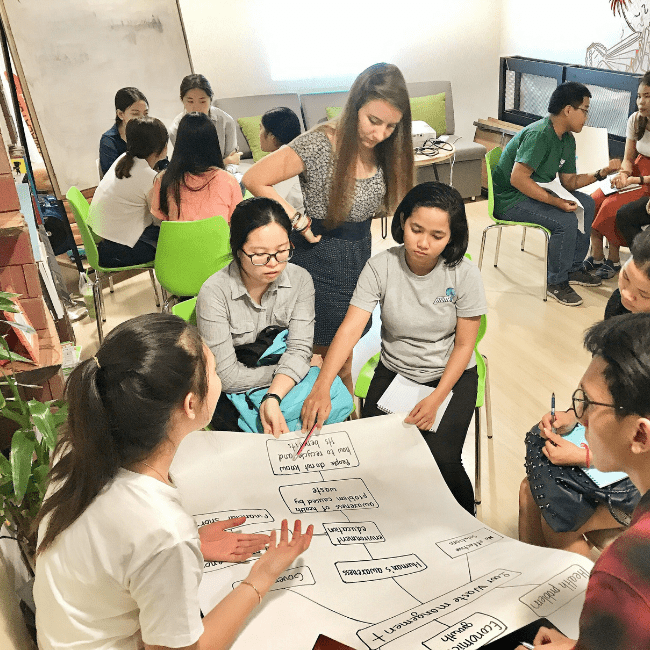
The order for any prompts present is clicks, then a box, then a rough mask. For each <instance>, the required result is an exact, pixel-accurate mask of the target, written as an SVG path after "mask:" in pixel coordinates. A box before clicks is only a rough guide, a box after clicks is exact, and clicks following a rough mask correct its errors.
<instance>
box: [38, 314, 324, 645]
mask: <svg viewBox="0 0 650 650" xmlns="http://www.w3.org/2000/svg"><path fill="white" fill-rule="evenodd" d="M220 388H221V385H220V382H219V379H218V377H217V374H216V369H215V363H214V357H213V355H212V354H211V353H210V351H209V350H208V349H207V347H206V346H205V345H204V343H203V342H202V340H201V338H200V336H199V335H198V333H197V331H196V329H194V328H193V327H191V326H190V325H188V324H187V323H185V322H184V321H183V320H181V319H180V318H177V317H176V316H173V315H171V314H147V315H144V316H140V317H138V318H134V319H132V320H130V321H127V322H125V323H122V324H121V325H119V326H118V327H117V328H115V329H114V330H113V331H112V332H111V333H110V334H109V335H108V336H107V337H106V339H105V340H104V343H103V344H102V346H101V347H100V349H99V350H98V352H97V354H96V355H95V356H94V357H92V358H91V359H88V360H87V361H84V362H82V363H81V364H80V365H79V366H77V368H75V370H74V371H73V373H72V374H71V376H70V379H69V380H68V384H67V387H66V396H67V400H68V403H69V415H68V422H67V427H66V430H65V432H64V433H63V435H62V437H61V439H60V441H59V443H58V446H57V449H56V452H55V455H54V458H56V459H57V460H56V461H55V464H54V466H53V468H52V469H51V471H50V488H49V489H48V493H47V495H46V498H45V501H44V504H43V506H42V508H41V512H40V513H39V516H38V519H37V524H38V526H39V530H38V533H39V535H38V537H39V539H38V551H37V559H36V582H35V584H34V598H35V601H36V606H37V618H36V625H37V629H38V636H39V647H40V648H41V649H42V650H52V649H58V648H61V649H62V648H69V647H71V646H74V647H77V648H84V649H85V650H91V649H93V650H94V649H96V648H120V649H122V648H140V647H142V644H143V643H144V646H145V647H149V646H157V647H161V648H178V647H186V648H198V647H201V648H215V649H216V648H226V647H229V645H230V644H231V643H232V641H233V639H234V638H235V636H236V634H237V633H238V632H239V630H240V629H241V627H242V625H243V624H244V622H245V620H246V618H247V617H248V615H249V614H250V613H251V611H252V610H253V609H254V607H255V606H256V605H258V604H259V603H260V602H261V600H262V598H263V596H264V595H265V594H266V592H267V591H268V590H269V588H270V587H271V586H272V585H273V583H274V582H275V580H276V579H277V577H278V576H279V575H280V573H282V571H284V570H285V569H286V568H288V567H289V565H290V564H291V563H292V562H293V561H294V560H295V559H296V557H298V555H300V553H302V552H303V551H304V550H306V549H307V547H308V546H309V543H310V541H311V536H312V531H313V529H312V527H311V526H310V527H309V528H308V529H307V531H306V533H305V534H302V533H301V529H300V522H299V521H297V522H296V525H295V527H294V532H293V536H292V539H291V541H289V540H288V525H287V522H286V521H283V522H282V527H281V535H280V541H279V543H276V536H275V532H273V533H272V534H271V535H270V537H269V536H267V535H241V534H235V533H228V532H226V528H228V527H233V526H238V525H241V524H242V523H243V518H240V519H237V520H229V521H227V522H216V523H214V524H209V525H208V526H204V527H202V528H201V529H200V530H197V528H196V525H195V523H194V520H193V518H192V517H191V516H190V515H189V514H188V513H187V512H185V511H184V510H183V508H182V505H181V502H180V499H179V497H178V494H177V491H176V489H175V487H174V484H173V481H172V479H171V478H170V476H169V468H170V465H171V463H172V460H173V458H174V454H175V452H176V449H177V447H178V445H179V444H180V443H181V441H182V440H183V438H185V436H187V435H188V434H189V433H190V432H192V431H195V430H198V429H201V428H202V427H204V426H205V425H206V424H207V423H208V422H209V420H210V417H211V416H212V412H213V410H214V407H215V404H216V402H217V399H218V397H219V394H220ZM265 545H268V550H267V551H266V552H265V553H264V554H263V555H262V556H261V557H260V559H259V560H257V561H256V562H255V563H254V564H253V565H252V568H251V571H250V574H249V576H248V579H247V580H245V581H244V582H242V583H241V584H240V585H238V586H236V587H235V588H234V589H233V590H232V592H231V593H230V594H229V595H228V596H226V598H224V599H223V600H222V601H221V602H220V603H219V604H217V605H216V607H215V608H214V609H213V610H212V611H211V612H209V613H207V614H206V616H205V618H203V619H202V618H201V612H200V610H199V604H198V587H199V583H200V580H201V574H202V569H203V563H204V561H229V562H233V561H243V560H247V559H248V558H250V557H251V555H252V554H253V553H254V552H257V551H259V550H260V549H262V548H264V546H265Z"/></svg>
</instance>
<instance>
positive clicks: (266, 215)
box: [230, 196, 291, 268]
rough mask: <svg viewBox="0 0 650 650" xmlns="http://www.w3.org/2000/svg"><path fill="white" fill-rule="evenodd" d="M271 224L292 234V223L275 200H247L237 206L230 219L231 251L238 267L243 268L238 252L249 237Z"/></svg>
mask: <svg viewBox="0 0 650 650" xmlns="http://www.w3.org/2000/svg"><path fill="white" fill-rule="evenodd" d="M270 223H277V224H279V225H280V226H282V227H283V228H284V229H285V230H286V231H287V236H289V235H290V234H291V221H290V220H289V217H288V216H287V213H286V212H285V210H284V208H283V207H282V206H281V205H280V204H279V203H278V202H277V201H274V200H273V199H267V198H266V197H264V196H257V197H253V198H252V199H246V200H245V201H242V202H241V203H238V204H237V207H236V208H235V210H234V211H233V213H232V217H230V251H231V252H232V258H233V260H235V262H236V264H237V266H239V267H240V268H241V260H240V259H239V255H237V253H238V251H240V250H241V249H242V246H243V245H244V244H245V243H246V240H247V239H248V235H250V234H251V232H252V231H253V230H255V229H256V228H262V227H263V226H267V225H268V224H270Z"/></svg>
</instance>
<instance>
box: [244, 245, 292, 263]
mask: <svg viewBox="0 0 650 650" xmlns="http://www.w3.org/2000/svg"><path fill="white" fill-rule="evenodd" d="M241 252H242V253H243V254H244V255H246V257H248V259H249V260H250V261H251V264H252V265H253V266H266V265H267V264H268V263H269V262H270V261H271V258H273V259H274V260H275V261H276V262H277V263H278V264H284V263H285V262H288V261H289V260H290V259H291V258H292V257H293V244H291V245H290V247H289V248H287V249H285V250H283V251H278V252H277V253H253V254H252V255H251V254H250V253H247V252H246V251H245V250H242V251H241Z"/></svg>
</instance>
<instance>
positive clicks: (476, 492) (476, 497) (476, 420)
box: [474, 407, 481, 505]
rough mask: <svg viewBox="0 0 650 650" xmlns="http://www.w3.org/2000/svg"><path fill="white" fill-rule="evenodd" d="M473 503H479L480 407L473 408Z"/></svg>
mask: <svg viewBox="0 0 650 650" xmlns="http://www.w3.org/2000/svg"><path fill="white" fill-rule="evenodd" d="M474 472H475V474H474V503H475V504H476V505H480V503H481V409H480V408H478V407H475V408H474Z"/></svg>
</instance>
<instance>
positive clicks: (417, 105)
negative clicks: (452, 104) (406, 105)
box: [411, 93, 447, 135]
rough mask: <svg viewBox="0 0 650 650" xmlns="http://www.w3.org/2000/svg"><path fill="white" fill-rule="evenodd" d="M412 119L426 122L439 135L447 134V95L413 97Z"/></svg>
mask: <svg viewBox="0 0 650 650" xmlns="http://www.w3.org/2000/svg"><path fill="white" fill-rule="evenodd" d="M411 119H412V120H413V121H416V120H422V121H423V122H426V123H427V124H428V125H429V126H430V127H431V128H432V129H435V131H436V133H437V134H438V135H442V134H443V133H446V132H447V118H446V116H445V93H439V94H438V95H426V96H425V97H411Z"/></svg>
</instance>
